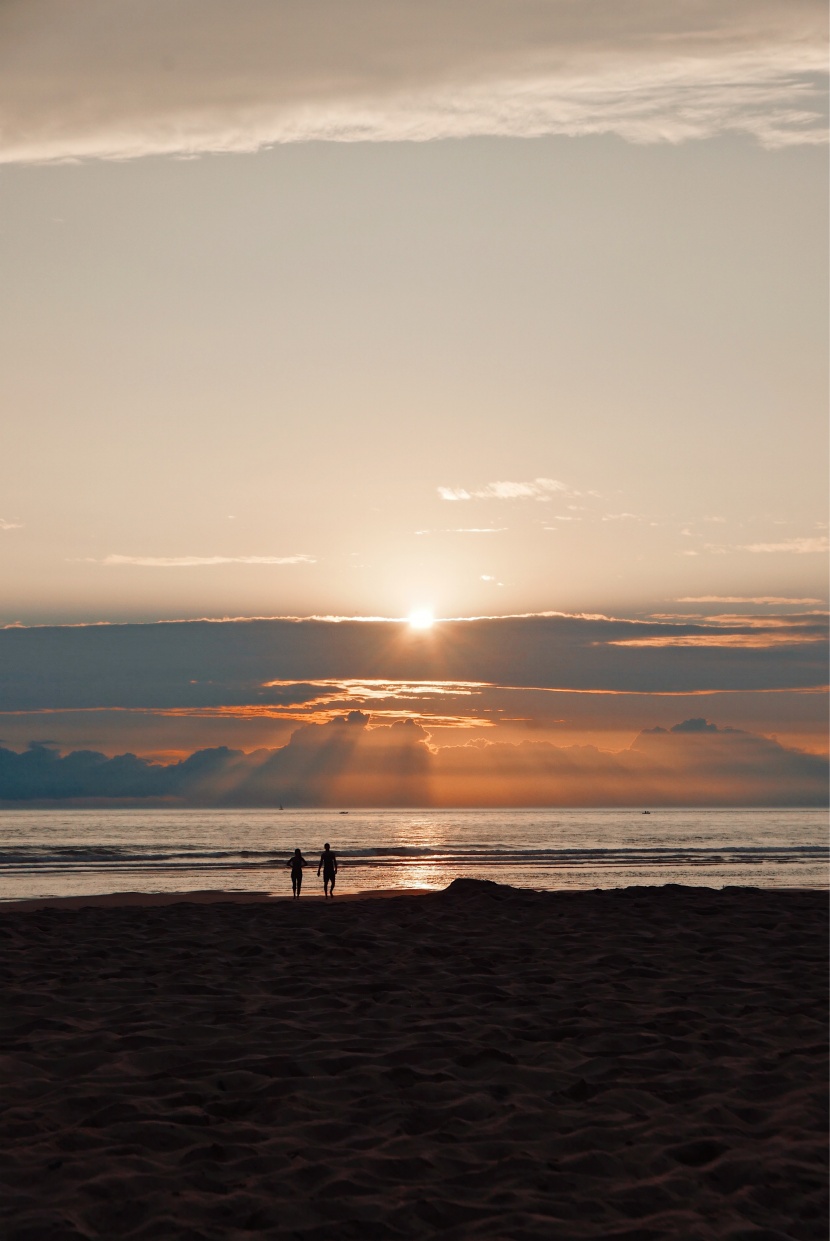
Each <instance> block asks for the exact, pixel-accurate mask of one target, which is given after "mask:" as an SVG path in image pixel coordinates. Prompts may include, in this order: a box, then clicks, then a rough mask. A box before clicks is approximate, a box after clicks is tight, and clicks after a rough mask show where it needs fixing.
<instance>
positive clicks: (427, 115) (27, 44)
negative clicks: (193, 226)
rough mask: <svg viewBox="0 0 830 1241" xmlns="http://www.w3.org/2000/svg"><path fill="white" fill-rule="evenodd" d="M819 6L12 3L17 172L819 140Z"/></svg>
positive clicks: (562, 0) (10, 90)
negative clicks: (494, 143)
mask: <svg viewBox="0 0 830 1241" xmlns="http://www.w3.org/2000/svg"><path fill="white" fill-rule="evenodd" d="M825 27H826V14H825V7H824V5H823V4H819V3H818V2H817V0H732V2H731V3H730V4H728V5H727V4H722V3H719V2H718V0H690V2H688V3H684V4H682V5H680V4H660V5H655V4H652V3H647V2H646V0H635V2H634V3H629V4H625V5H621V4H620V3H619V2H618V0H592V3H582V4H574V3H572V0H547V3H542V4H540V3H539V2H538V0H399V2H398V3H395V4H389V3H388V0H233V2H231V0H177V3H175V4H171V3H169V0H73V3H72V4H67V3H66V0H5V3H4V4H3V6H2V8H0V49H1V50H0V134H2V155H1V156H0V157H2V158H4V159H6V160H49V159H66V158H79V157H89V156H93V157H115V158H129V157H132V156H140V155H146V154H153V153H156V154H158V153H178V154H181V153H188V154H189V153H193V152H200V151H251V150H256V149H258V148H260V147H263V146H267V145H269V144H272V143H278V142H296V141H304V140H309V139H324V140H327V141H357V140H375V141H377V140H382V141H392V140H395V141H399V140H413V141H424V140H428V139H433V138H448V137H466V136H468V135H475V134H498V135H508V136H531V135H539V134H568V135H578V134H597V133H615V134H619V135H621V136H622V137H624V138H626V139H629V140H631V141H635V142H657V141H669V142H679V141H683V140H685V139H689V138H702V137H708V136H710V135H712V134H718V133H723V132H730V131H732V132H735V131H737V132H744V133H749V134H751V135H753V136H754V137H755V138H757V139H758V140H759V141H760V142H762V143H764V144H766V145H768V146H781V145H786V144H790V143H797V142H815V141H819V140H821V136H822V124H821V117H820V115H819V114H820V111H821V108H820V104H821V93H820V89H819V79H820V78H821V76H822V75H823V74H824V72H825V69H826V64H825V60H826V53H825V39H826V36H825Z"/></svg>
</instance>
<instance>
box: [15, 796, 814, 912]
mask: <svg viewBox="0 0 830 1241" xmlns="http://www.w3.org/2000/svg"><path fill="white" fill-rule="evenodd" d="M326 841H329V842H330V843H331V847H332V849H333V850H334V851H335V852H336V854H337V857H338V861H339V864H340V873H339V874H338V877H337V890H338V891H339V892H356V891H361V892H362V891H368V890H370V889H388V888H398V889H405V888H433V889H439V888H444V887H446V886H447V884H449V883H451V882H452V880H453V879H455V878H456V877H458V876H466V877H469V878H475V879H493V880H496V881H497V882H498V883H509V884H513V885H514V886H517V887H527V888H539V889H556V888H571V889H573V888H617V887H629V886H631V885H639V884H665V883H681V884H697V885H705V886H708V887H715V888H720V887H725V886H729V885H736V886H751V887H764V888H774V887H800V888H823V887H826V886H827V884H828V819H827V814H826V812H825V811H823V810H757V809H756V810H678V809H672V810H652V811H651V812H650V813H643V812H642V811H637V810H630V809H626V810H525V809H523V810H365V811H363V810H350V811H348V812H338V811H336V810H300V811H292V810H283V811H278V810H155V809H152V810H151V809H146V810H142V809H129V810H3V811H0V901H10V900H25V899H31V898H35V897H50V896H76V895H89V894H91V893H107V892H186V891H192V890H199V889H201V890H204V889H224V890H226V891H237V892H244V891H257V892H269V893H276V894H282V895H284V894H286V893H288V892H290V886H291V884H290V875H289V872H288V869H287V867H286V861H287V859H288V857H289V856H290V854H291V853H293V851H294V849H295V848H299V849H301V850H302V851H303V854H304V856H305V857H306V859H307V860H308V862H309V863H310V864H311V865H310V867H309V869H308V871H307V872H306V880H305V886H304V888H303V891H304V892H308V893H314V892H317V891H318V889H319V887H320V884H321V880H319V879H318V878H317V875H316V870H317V862H318V860H319V855H320V851H321V849H322V846H323V844H324V843H325V842H326Z"/></svg>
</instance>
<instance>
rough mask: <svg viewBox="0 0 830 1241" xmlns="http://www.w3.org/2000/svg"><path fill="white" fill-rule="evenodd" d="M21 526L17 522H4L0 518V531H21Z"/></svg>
mask: <svg viewBox="0 0 830 1241" xmlns="http://www.w3.org/2000/svg"><path fill="white" fill-rule="evenodd" d="M22 529H23V524H22V522H19V521H6V520H5V518H3V517H0V530H22Z"/></svg>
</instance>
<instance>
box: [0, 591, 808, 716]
mask: <svg viewBox="0 0 830 1241" xmlns="http://www.w3.org/2000/svg"><path fill="white" fill-rule="evenodd" d="M688 639H694V640H695V642H694V644H692V645H689V644H688V641H687V640H688ZM826 640H827V621H826V618H825V617H824V616H822V615H817V614H803V613H802V614H794V615H793V616H776V615H773V616H758V615H754V616H751V617H718V618H714V619H711V618H706V617H700V618H696V619H693V620H689V619H684V620H677V619H674V620H671V619H669V620H667V619H661V620H649V621H635V620H626V619H619V618H614V617H604V616H568V615H563V614H539V615H529V616H503V617H481V618H478V619H472V620H443V621H441V620H439V621H436V623H435V625H434V626H433V627H432V628H431V629H430V630H428V631H426V632H423V633H413V631H412V629H411V628H410V626H409V625H408V624H407V623H406V622H405V621H390V620H369V619H363V620H359V619H337V620H324V619H306V620H303V619H277V620H235V621H234V620H228V621H181V622H162V623H158V624H147V625H140V624H128V625H78V626H44V627H38V628H26V627H22V626H15V627H12V628H7V629H3V630H0V710H4V711H17V710H23V711H29V710H42V709H58V708H59V709H62V710H67V709H80V708H84V707H123V708H141V707H146V708H158V709H161V708H180V707H221V706H232V705H238V704H240V703H250V704H266V703H268V702H269V701H270V698H269V695H271V694H273V693H276V692H277V691H276V690H274V689H269V688H267V687H268V686H269V685H272V684H273V683H275V682H289V681H290V682H302V683H308V684H319V683H320V682H327V681H332V680H337V681H346V680H352V681H357V680H365V679H367V678H368V679H370V680H371V679H383V680H386V681H406V682H431V683H434V682H448V681H452V682H457V683H458V682H486V683H488V684H492V685H502V686H515V687H526V688H540V689H562V690H582V691H604V692H616V693H619V692H627V693H639V694H648V693H696V692H700V691H704V690H711V691H724V690H773V689H807V688H815V687H817V686H823V685H825V684H826V683H827V669H826V659H825V649H826V647H825V644H826ZM632 643H633V645H632ZM643 643H645V644H646V645H643Z"/></svg>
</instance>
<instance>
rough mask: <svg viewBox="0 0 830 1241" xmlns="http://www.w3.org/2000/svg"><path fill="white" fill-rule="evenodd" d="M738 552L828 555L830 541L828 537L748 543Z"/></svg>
mask: <svg viewBox="0 0 830 1241" xmlns="http://www.w3.org/2000/svg"><path fill="white" fill-rule="evenodd" d="M738 550H739V551H742V552H755V553H756V554H759V553H760V554H765V553H766V554H773V553H776V552H785V553H788V554H792V555H794V556H807V555H811V554H812V553H813V552H820V553H826V552H827V551H830V540H828V539H827V537H826V536H821V537H819V538H806V539H785V540H784V542H782V543H747V544H746V545H745V546H743V547H741V548H739V549H738Z"/></svg>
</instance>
